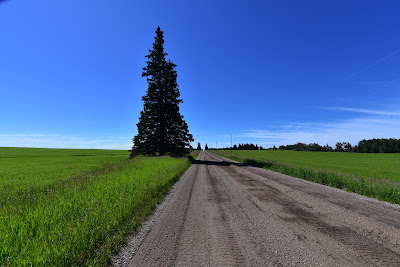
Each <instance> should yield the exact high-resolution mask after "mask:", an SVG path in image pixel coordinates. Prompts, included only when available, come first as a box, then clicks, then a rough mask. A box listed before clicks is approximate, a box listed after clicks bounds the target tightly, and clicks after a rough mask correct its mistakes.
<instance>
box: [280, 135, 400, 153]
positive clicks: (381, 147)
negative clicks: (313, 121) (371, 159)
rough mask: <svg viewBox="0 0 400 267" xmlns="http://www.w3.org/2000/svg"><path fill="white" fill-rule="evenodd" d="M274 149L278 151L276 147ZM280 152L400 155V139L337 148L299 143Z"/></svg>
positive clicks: (283, 148) (359, 143)
mask: <svg viewBox="0 0 400 267" xmlns="http://www.w3.org/2000/svg"><path fill="white" fill-rule="evenodd" d="M273 149H276V147H275V146H274V148H273ZM279 149H280V150H296V151H324V152H332V151H336V152H359V153H400V139H394V138H390V139H384V138H382V139H375V138H374V139H369V140H365V139H364V140H361V141H359V142H358V145H356V146H352V145H351V144H350V143H349V142H342V143H341V142H337V143H336V148H335V149H333V148H332V147H331V146H329V145H328V144H326V145H325V146H321V145H319V144H317V143H311V144H304V143H297V144H295V145H287V146H280V147H279Z"/></svg>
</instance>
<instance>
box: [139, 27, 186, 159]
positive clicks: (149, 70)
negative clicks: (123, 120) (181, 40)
mask: <svg viewBox="0 0 400 267" xmlns="http://www.w3.org/2000/svg"><path fill="white" fill-rule="evenodd" d="M163 33H164V32H163V31H161V29H160V27H158V28H157V30H156V37H155V38H154V39H155V41H154V43H153V49H152V50H149V52H150V54H148V55H147V56H146V58H147V59H148V60H147V61H146V63H147V66H146V67H144V68H143V72H142V77H147V82H148V89H147V92H146V95H144V96H143V97H142V100H143V102H144V105H143V111H141V112H140V118H139V123H138V124H137V127H138V134H137V135H136V136H135V137H134V138H133V143H134V145H133V147H132V153H131V156H134V155H136V154H138V153H140V154H148V155H157V154H158V155H161V156H162V155H165V154H170V155H184V154H186V153H188V152H189V148H190V142H192V141H193V136H192V135H191V134H190V133H189V129H188V125H187V123H186V122H185V121H184V120H183V116H182V115H181V114H180V112H179V104H180V103H182V102H183V101H182V99H180V98H179V97H180V92H179V88H178V83H177V77H178V74H177V72H176V70H175V68H176V65H175V64H174V63H172V62H171V60H168V61H167V60H166V56H167V55H168V54H167V53H165V52H164V35H163Z"/></svg>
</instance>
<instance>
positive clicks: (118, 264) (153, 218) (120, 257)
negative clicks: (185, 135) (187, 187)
mask: <svg viewBox="0 0 400 267" xmlns="http://www.w3.org/2000/svg"><path fill="white" fill-rule="evenodd" d="M189 168H190V167H189ZM188 170H189V169H188ZM188 170H186V171H185V173H184V174H183V175H182V176H181V177H180V178H179V180H178V181H177V182H176V183H175V184H174V185H173V186H172V188H171V190H170V191H169V193H168V194H167V195H166V196H165V198H164V200H163V201H162V202H161V203H160V204H158V205H157V207H156V208H155V210H154V212H153V213H152V214H151V215H150V216H149V217H148V219H147V220H146V221H145V222H144V223H143V224H142V226H141V227H140V228H139V229H138V230H137V231H136V232H135V233H133V234H131V235H129V237H128V240H127V242H126V244H125V245H124V246H123V247H122V248H121V249H120V251H119V252H118V254H117V255H114V257H113V258H112V260H111V265H112V266H115V267H122V266H128V265H129V263H130V261H131V260H132V258H133V256H134V255H135V253H136V252H137V251H138V249H139V247H140V245H141V244H142V243H143V241H144V240H145V239H146V237H147V235H148V234H149V233H150V231H151V229H152V228H153V226H154V225H155V223H156V222H157V220H158V218H159V217H160V216H161V214H162V212H163V211H164V209H165V207H166V206H167V204H168V203H169V201H170V199H171V197H172V195H173V194H174V192H175V191H176V189H177V187H179V185H180V184H181V183H182V181H183V179H182V178H184V176H185V174H186V172H187V171H188Z"/></svg>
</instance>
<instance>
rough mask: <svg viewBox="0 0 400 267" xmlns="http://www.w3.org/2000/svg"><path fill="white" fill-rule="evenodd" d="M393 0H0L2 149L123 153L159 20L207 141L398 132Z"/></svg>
mask: <svg viewBox="0 0 400 267" xmlns="http://www.w3.org/2000/svg"><path fill="white" fill-rule="evenodd" d="M399 10H400V2H399V1H365V0H364V1H284V0H282V1H200V2H195V1H131V0H120V1H106V0H86V1H78V2H74V1H66V0H58V1H54V0H41V1H34V0H24V1H21V0H5V1H0V36H1V42H0V146H23V147H57V148H59V147H60V148H105V149H130V147H131V146H132V140H131V139H132V137H133V136H134V135H135V134H136V133H137V128H136V123H137V122H138V118H139V115H140V111H141V110H142V107H143V103H142V101H141V97H142V96H143V95H144V94H145V92H146V89H147V84H146V79H145V78H142V77H141V71H142V68H143V67H144V66H145V60H146V59H145V57H144V56H145V55H146V54H148V49H150V48H151V47H152V43H153V41H154V36H155V33H154V32H155V30H156V28H157V26H158V25H159V26H160V27H161V29H162V30H163V31H165V33H164V35H165V50H166V52H167V53H168V54H169V58H170V59H171V60H172V61H173V62H174V63H175V64H177V66H178V67H177V71H178V83H179V86H180V90H181V94H182V99H183V101H184V103H183V104H181V113H182V115H184V118H185V120H186V121H187V123H188V125H189V130H190V132H191V133H192V134H193V135H194V138H195V142H194V145H196V144H197V142H201V144H202V146H203V147H204V145H205V143H208V145H209V146H210V147H215V145H216V142H218V146H219V147H220V146H230V136H231V134H232V136H233V142H234V143H244V142H253V143H257V144H259V145H263V146H265V147H271V146H273V145H277V146H279V145H282V144H283V145H286V144H293V143H297V142H305V143H310V142H317V143H320V144H322V145H323V144H326V143H329V144H330V145H332V146H334V145H335V143H336V142H337V141H348V142H351V143H352V144H353V145H355V144H356V143H357V142H358V141H359V140H361V139H369V138H390V137H392V138H400V104H399V103H400V68H399V66H400V34H399V31H398V29H399V26H400V25H399V24H400V17H399V16H398V11H399Z"/></svg>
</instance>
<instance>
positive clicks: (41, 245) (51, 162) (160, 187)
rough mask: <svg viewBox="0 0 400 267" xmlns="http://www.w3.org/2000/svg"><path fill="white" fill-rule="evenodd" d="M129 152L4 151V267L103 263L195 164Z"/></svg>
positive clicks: (0, 255) (0, 260) (0, 193)
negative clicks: (131, 156)
mask: <svg viewBox="0 0 400 267" xmlns="http://www.w3.org/2000/svg"><path fill="white" fill-rule="evenodd" d="M128 156H129V152H128V151H112V150H75V149H31V148H0V188H1V190H0V218H2V219H1V220H0V233H1V234H0V249H1V250H0V266H7V265H10V266H26V265H34V266H43V265H46V266H73V265H78V266H81V265H85V266H86V265H92V266H104V265H107V264H108V263H109V260H110V258H111V256H112V254H113V253H114V252H115V251H116V250H118V249H119V247H120V245H121V244H122V243H123V242H124V241H125V239H126V236H127V235H128V234H129V233H131V232H132V231H133V230H134V229H136V228H137V227H138V226H139V225H140V224H141V223H142V222H143V221H144V219H145V218H146V217H147V216H148V215H149V214H150V213H151V212H152V210H153V209H154V207H155V205H156V204H157V203H159V202H160V201H161V200H162V199H163V197H164V195H165V194H166V193H167V192H168V191H169V189H170V188H171V187H172V185H173V184H174V183H175V181H176V180H177V179H179V177H180V176H181V175H182V174H183V172H184V171H185V170H186V169H187V168H188V167H189V166H190V161H189V159H188V158H170V157H158V158H152V157H136V158H134V159H133V160H128V159H127V158H128Z"/></svg>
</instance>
